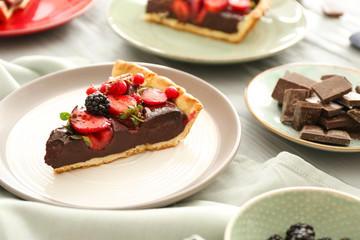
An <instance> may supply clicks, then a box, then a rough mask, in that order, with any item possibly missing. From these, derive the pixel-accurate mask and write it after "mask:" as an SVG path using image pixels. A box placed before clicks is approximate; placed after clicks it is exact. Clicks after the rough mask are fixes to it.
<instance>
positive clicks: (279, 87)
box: [271, 71, 316, 104]
mask: <svg viewBox="0 0 360 240" xmlns="http://www.w3.org/2000/svg"><path fill="white" fill-rule="evenodd" d="M315 83H316V81H315V80H312V79H310V78H307V77H305V76H303V75H301V74H298V73H296V72H289V71H287V72H286V73H285V75H284V76H283V77H282V78H280V79H279V80H278V81H277V83H276V86H275V88H274V90H273V92H272V94H271V97H272V98H273V99H275V100H277V101H278V102H279V104H283V99H284V93H285V90H286V89H290V88H292V89H308V90H310V89H311V86H312V85H314V84H315Z"/></svg>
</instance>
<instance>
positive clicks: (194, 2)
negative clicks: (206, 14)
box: [190, 0, 204, 16]
mask: <svg viewBox="0 0 360 240" xmlns="http://www.w3.org/2000/svg"><path fill="white" fill-rule="evenodd" d="M203 5H204V0H190V7H191V15H192V16H196V15H198V14H199V13H200V12H201V10H202V9H203Z"/></svg>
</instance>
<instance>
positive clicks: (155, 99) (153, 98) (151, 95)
mask: <svg viewBox="0 0 360 240" xmlns="http://www.w3.org/2000/svg"><path fill="white" fill-rule="evenodd" d="M141 98H142V100H143V102H144V103H146V104H149V105H158V104H161V103H164V102H166V100H167V97H166V94H165V92H164V91H162V90H160V89H157V88H148V89H146V90H145V91H144V92H143V93H142V95H141Z"/></svg>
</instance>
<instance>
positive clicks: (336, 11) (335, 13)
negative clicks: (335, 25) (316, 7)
mask: <svg viewBox="0 0 360 240" xmlns="http://www.w3.org/2000/svg"><path fill="white" fill-rule="evenodd" d="M321 7H322V10H323V13H324V14H325V15H326V16H328V17H333V18H338V17H341V16H342V15H343V14H344V11H343V10H342V8H341V7H340V6H339V5H338V4H336V3H334V2H330V1H324V2H323V3H322V5H321Z"/></svg>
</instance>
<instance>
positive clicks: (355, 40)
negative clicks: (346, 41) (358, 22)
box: [350, 32, 360, 49]
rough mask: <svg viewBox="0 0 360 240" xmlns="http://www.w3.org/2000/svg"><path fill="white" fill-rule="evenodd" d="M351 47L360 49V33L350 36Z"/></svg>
mask: <svg viewBox="0 0 360 240" xmlns="http://www.w3.org/2000/svg"><path fill="white" fill-rule="evenodd" d="M350 42H351V45H353V46H354V47H356V48H358V49H360V32H356V33H354V34H352V35H351V36H350Z"/></svg>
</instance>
